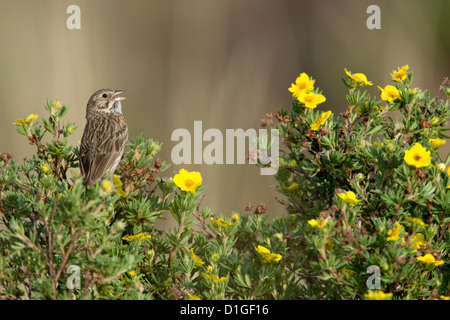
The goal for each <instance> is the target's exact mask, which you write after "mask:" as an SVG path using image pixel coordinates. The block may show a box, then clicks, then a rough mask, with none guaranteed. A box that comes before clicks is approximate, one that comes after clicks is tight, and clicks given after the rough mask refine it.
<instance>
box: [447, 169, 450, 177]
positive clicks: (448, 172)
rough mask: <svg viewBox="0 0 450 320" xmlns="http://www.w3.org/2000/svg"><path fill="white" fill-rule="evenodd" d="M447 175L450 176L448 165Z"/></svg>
mask: <svg viewBox="0 0 450 320" xmlns="http://www.w3.org/2000/svg"><path fill="white" fill-rule="evenodd" d="M447 175H449V176H450V167H448V168H447Z"/></svg>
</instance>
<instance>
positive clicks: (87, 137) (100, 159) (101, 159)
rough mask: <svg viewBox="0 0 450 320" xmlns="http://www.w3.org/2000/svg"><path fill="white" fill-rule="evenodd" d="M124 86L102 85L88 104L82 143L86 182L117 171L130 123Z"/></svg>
mask: <svg viewBox="0 0 450 320" xmlns="http://www.w3.org/2000/svg"><path fill="white" fill-rule="evenodd" d="M121 92H123V90H111V89H101V90H98V91H97V92H95V93H94V94H93V95H92V96H91V98H90V99H89V101H88V104H87V107H86V126H85V128H84V133H83V138H82V139H81V146H80V158H79V159H80V170H81V173H82V174H83V175H84V183H85V184H86V185H94V184H95V182H96V181H97V180H99V179H101V178H103V177H104V176H105V174H107V173H109V174H113V173H114V170H115V169H116V167H117V165H118V164H119V162H120V159H121V158H122V154H123V149H124V147H125V142H126V141H127V139H128V127H127V123H126V121H125V118H124V117H123V115H122V104H121V101H122V100H124V99H125V98H124V97H119V96H118V94H120V93H121Z"/></svg>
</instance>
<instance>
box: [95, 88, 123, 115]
mask: <svg viewBox="0 0 450 320" xmlns="http://www.w3.org/2000/svg"><path fill="white" fill-rule="evenodd" d="M122 92H124V90H112V89H100V90H98V91H97V92H95V93H94V94H93V95H92V96H91V97H90V99H89V102H88V104H87V107H86V112H87V113H89V112H93V111H96V112H105V113H111V112H117V113H120V114H122V103H121V101H122V100H124V99H125V97H119V94H120V93H122Z"/></svg>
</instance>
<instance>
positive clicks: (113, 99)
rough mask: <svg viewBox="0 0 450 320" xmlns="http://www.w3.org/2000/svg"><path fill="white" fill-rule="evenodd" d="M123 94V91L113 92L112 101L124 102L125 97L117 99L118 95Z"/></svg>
mask: <svg viewBox="0 0 450 320" xmlns="http://www.w3.org/2000/svg"><path fill="white" fill-rule="evenodd" d="M122 92H125V90H114V95H113V97H112V101H122V100H125V99H126V98H125V97H118V95H119V94H121V93H122Z"/></svg>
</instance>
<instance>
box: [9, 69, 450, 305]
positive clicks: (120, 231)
mask: <svg viewBox="0 0 450 320" xmlns="http://www.w3.org/2000/svg"><path fill="white" fill-rule="evenodd" d="M345 73H346V77H345V78H343V79H342V80H343V83H344V85H345V87H346V88H347V89H348V93H347V101H348V103H349V106H348V108H347V109H346V111H345V112H343V113H341V114H339V115H333V114H332V112H331V111H316V110H317V109H319V108H318V105H319V104H321V103H324V102H325V101H326V98H325V95H323V94H322V92H320V90H319V89H318V88H317V87H315V80H314V79H312V78H311V77H309V76H308V75H306V74H305V73H302V74H301V75H300V76H299V77H298V79H297V80H296V81H295V83H293V84H292V86H291V87H290V88H289V90H290V91H291V93H292V95H293V99H292V107H291V108H290V110H284V109H282V110H280V111H279V112H278V113H277V114H276V115H275V116H273V115H271V114H268V115H266V118H265V119H264V120H263V124H264V125H266V126H267V125H270V126H273V127H275V128H277V129H278V130H279V134H280V139H281V141H282V142H283V144H284V150H283V151H284V152H282V156H281V158H280V159H279V168H278V173H277V175H276V181H277V186H276V187H277V189H278V190H279V192H280V193H281V194H283V195H284V199H283V200H282V202H283V203H284V204H285V207H286V210H287V214H282V215H280V216H279V217H277V218H275V219H273V220H272V221H270V220H269V219H268V217H267V215H266V214H265V211H266V210H267V208H266V206H265V205H264V204H262V203H261V204H259V205H253V204H250V203H249V204H247V206H246V208H245V210H244V212H234V213H232V215H230V217H228V216H224V215H218V214H215V213H213V212H211V210H210V209H209V208H202V205H201V200H202V198H203V195H202V192H203V190H204V189H205V188H206V187H205V186H204V185H203V184H204V182H205V181H204V180H203V179H202V176H201V173H199V172H189V171H187V170H184V169H182V170H180V172H178V173H174V175H170V176H169V177H163V176H162V173H163V172H164V171H165V170H167V168H168V167H169V165H168V164H166V163H165V162H164V161H161V160H160V159H158V158H157V153H158V152H159V150H160V149H161V144H160V143H157V142H154V141H152V140H147V139H145V138H143V137H142V136H138V137H136V138H135V139H131V140H130V141H129V142H128V144H127V151H126V152H125V154H124V156H123V158H122V161H121V163H120V165H119V166H118V169H117V170H116V174H115V175H113V176H112V177H110V176H108V177H105V178H104V179H103V180H102V181H98V182H97V184H96V185H95V186H94V187H90V186H89V187H86V186H84V185H83V182H82V177H81V176H80V175H79V169H78V152H79V148H78V146H76V147H74V146H71V145H70V144H69V143H68V139H67V138H68V136H70V135H71V134H72V133H73V132H74V130H75V129H76V126H75V124H74V123H71V122H67V123H65V122H64V121H62V120H61V119H62V118H63V117H64V115H65V114H66V113H67V110H68V107H67V106H62V105H61V103H60V102H59V101H57V100H56V101H48V102H47V104H46V105H45V109H46V110H47V112H48V113H49V116H48V118H47V119H43V120H42V123H40V122H39V120H38V119H39V116H38V115H34V114H32V115H30V116H29V117H27V118H25V119H18V120H16V122H15V123H14V124H15V126H16V130H17V131H18V133H20V134H21V135H23V136H25V137H26V138H27V139H28V142H29V143H30V144H32V145H34V146H35V147H36V153H35V154H34V155H33V156H32V157H31V158H29V159H25V160H24V161H23V162H20V163H19V162H16V161H15V160H14V158H13V156H12V155H11V154H9V153H3V154H2V155H1V159H0V210H1V216H2V221H3V225H2V230H1V231H0V297H1V298H4V299H449V292H448V291H449V289H450V288H449V285H450V265H449V263H448V261H449V247H450V244H449V243H450V238H449V223H450V214H449V213H450V204H449V203H450V201H449V200H450V189H449V187H450V177H449V174H450V169H448V168H449V162H450V157H449V156H447V157H446V158H445V159H443V158H441V155H440V154H439V147H440V146H441V145H442V144H444V143H445V141H446V140H445V139H446V138H448V137H447V136H446V135H445V132H446V131H447V130H448V129H447V128H446V124H447V120H448V119H449V117H450V108H449V102H448V95H449V93H450V89H449V83H448V81H447V80H446V81H444V83H443V84H442V87H441V90H440V95H441V96H440V97H435V98H432V97H430V95H429V93H428V92H427V91H423V90H421V89H418V88H414V87H412V86H411V81H412V72H411V71H409V68H408V66H404V67H402V68H399V69H398V70H396V71H394V72H393V73H392V80H393V81H394V82H393V84H391V85H386V86H384V87H378V90H379V92H378V94H377V95H374V96H371V95H370V94H369V93H368V92H367V91H366V90H364V89H365V87H366V86H372V85H373V83H372V81H369V80H368V79H367V77H366V76H365V75H364V74H362V73H351V72H350V71H348V70H346V69H345ZM169 216H171V217H172V218H173V219H174V221H175V227H174V228H173V229H171V230H167V231H163V230H158V229H157V228H156V226H155V221H156V220H157V219H164V218H167V217H169Z"/></svg>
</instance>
